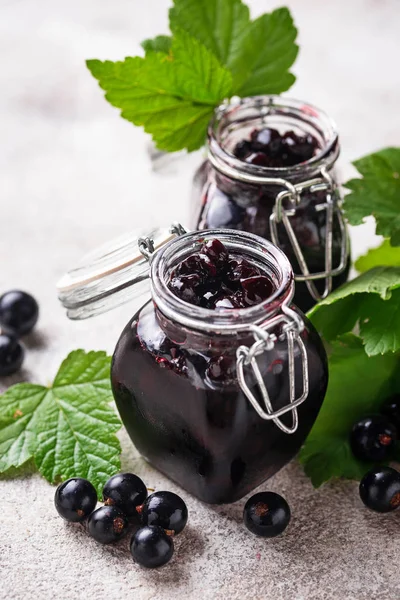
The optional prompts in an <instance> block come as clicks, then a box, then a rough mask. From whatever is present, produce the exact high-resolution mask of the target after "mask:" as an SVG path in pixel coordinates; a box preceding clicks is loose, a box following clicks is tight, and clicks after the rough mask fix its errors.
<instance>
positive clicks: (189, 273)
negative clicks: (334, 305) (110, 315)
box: [59, 226, 328, 504]
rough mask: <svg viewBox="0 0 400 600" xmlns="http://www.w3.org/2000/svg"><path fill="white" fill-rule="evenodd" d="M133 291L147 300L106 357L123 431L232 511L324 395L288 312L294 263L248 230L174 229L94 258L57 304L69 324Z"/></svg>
mask: <svg viewBox="0 0 400 600" xmlns="http://www.w3.org/2000/svg"><path fill="white" fill-rule="evenodd" d="M138 247H139V249H140V252H139V251H138ZM143 286H145V287H146V286H149V288H150V292H149V299H148V301H147V302H146V303H145V304H144V305H143V307H142V308H141V309H140V310H139V311H138V312H136V313H135V314H134V315H133V316H132V318H131V320H130V321H129V322H128V324H127V325H126V327H125V329H124V330H123V332H122V334H121V337H120V339H119V341H118V343H117V345H116V348H115V352H114V356H113V361H112V368H111V380H112V389H113V393H114V397H115V401H116V404H117V407H118V410H119V413H120V415H121V418H122V420H123V423H124V425H125V427H126V429H127V431H128V433H129V435H130V437H131V439H132V441H133V443H134V444H135V446H136V447H137V449H138V450H139V452H140V453H141V454H142V456H143V457H144V458H145V459H146V460H148V461H149V462H150V463H151V464H152V465H154V466H155V467H156V468H157V469H159V470H160V471H162V472H163V473H165V475H167V476H168V477H170V478H171V479H172V480H174V481H175V482H177V483H178V484H179V485H181V486H182V487H183V488H185V489H186V490H187V491H188V492H190V493H191V494H193V495H195V496H197V497H198V498H200V499H201V500H203V501H205V502H208V503H213V504H214V503H215V504H217V503H228V502H234V501H235V500H238V499H239V498H241V497H242V496H244V495H245V494H247V493H248V492H250V491H251V490H252V489H254V488H255V487H257V486H258V485H259V484H261V483H262V482H263V481H265V480H266V479H268V478H269V477H271V476H272V475H273V474H274V473H276V472H277V471H278V470H279V469H280V468H281V467H283V466H284V465H285V464H286V463H287V462H288V461H290V460H291V459H292V458H293V457H294V456H295V454H296V453H297V452H298V450H299V449H300V447H301V445H302V444H303V442H304V440H305V438H306V436H307V434H308V433H309V431H310V429H311V427H312V425H313V423H314V421H315V419H316V417H317V415H318V412H319V409H320V407H321V404H322V402H323V399H324V396H325V392H326V387H327V381H328V373H327V359H326V354H325V350H324V347H323V344H322V341H321V339H320V338H319V336H318V334H317V332H316V331H315V329H314V327H313V326H312V324H311V323H310V322H309V321H308V320H307V318H306V317H305V316H304V315H303V314H302V313H301V312H300V311H299V310H298V309H297V308H296V307H295V306H294V305H293V304H292V300H293V295H294V279H293V271H292V267H291V265H290V263H289V261H288V259H287V258H286V256H285V255H284V254H283V252H282V251H281V250H279V249H278V248H277V247H276V246H274V245H273V244H272V243H271V242H269V241H267V240H265V239H263V238H261V237H259V236H256V235H253V234H251V233H247V232H246V233H243V232H238V231H234V230H227V229H222V230H221V229H220V230H209V231H204V232H192V233H186V232H185V231H184V230H183V228H182V227H181V226H175V227H174V228H173V229H172V230H171V233H167V232H161V233H160V232H156V233H155V234H154V235H153V234H150V235H148V236H144V237H142V238H140V239H139V240H136V242H129V243H128V244H126V243H123V244H121V245H119V246H117V247H115V248H114V249H112V250H110V249H108V250H106V251H104V252H103V254H102V255H101V256H98V257H97V258H95V259H93V258H92V259H91V260H90V263H87V264H86V265H83V266H82V267H80V268H78V269H75V270H74V271H71V272H70V273H69V274H68V275H67V276H66V277H65V278H64V279H63V280H62V281H61V282H60V284H59V296H60V299H61V301H62V303H63V304H64V306H65V307H67V309H68V315H69V316H70V318H85V317H88V316H92V315H95V314H97V313H99V312H104V311H105V310H108V309H110V308H112V307H113V306H115V305H116V304H120V303H122V302H126V301H129V300H132V299H133V297H135V296H137V295H138V293H139V291H141V292H143V290H144V288H143ZM150 295H151V299H150Z"/></svg>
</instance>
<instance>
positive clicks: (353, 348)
mask: <svg viewBox="0 0 400 600" xmlns="http://www.w3.org/2000/svg"><path fill="white" fill-rule="evenodd" d="M398 368H399V356H398V355H394V354H385V355H384V356H374V357H368V356H367V354H366V353H365V351H364V347H363V343H362V340H361V339H360V338H358V337H356V336H354V335H352V334H347V335H345V336H342V337H341V338H339V339H338V340H337V341H336V342H334V343H333V344H332V346H331V348H330V352H329V385H328V391H327V395H326V398H325V400H324V403H323V405H322V408H321V411H320V413H319V416H318V418H317V420H316V422H315V424H314V427H313V428H312V430H311V433H310V434H309V436H308V438H307V440H306V442H305V444H304V446H303V448H302V450H301V453H300V457H299V458H300V462H301V463H302V464H303V465H304V470H305V472H306V474H307V475H308V476H309V477H310V478H311V481H312V483H313V485H314V486H315V487H319V486H320V485H322V483H324V482H326V481H329V479H331V478H332V477H345V478H348V479H357V480H359V479H361V477H362V476H363V475H364V474H365V473H366V471H367V470H368V469H369V468H370V466H371V465H370V464H369V463H363V462H361V461H359V460H357V459H356V458H354V456H353V454H352V452H351V449H350V445H349V435H350V431H351V429H352V426H353V425H354V423H355V422H356V421H358V420H360V419H362V418H364V417H365V416H367V415H368V414H371V413H374V412H379V408H380V405H381V404H382V402H383V401H384V400H385V399H386V398H387V397H388V396H390V395H391V394H392V393H394V392H395V391H396V390H397V391H399V390H398V387H396V385H398V382H397V383H396V380H395V376H396V372H397V371H398Z"/></svg>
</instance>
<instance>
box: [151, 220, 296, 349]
mask: <svg viewBox="0 0 400 600" xmlns="http://www.w3.org/2000/svg"><path fill="white" fill-rule="evenodd" d="M213 238H217V239H219V240H220V241H221V242H222V243H223V244H224V245H225V246H226V248H227V249H228V251H229V253H230V254H232V255H235V256H240V257H243V258H246V259H247V260H249V261H251V262H254V263H256V264H257V265H258V266H259V267H260V268H261V269H262V270H263V271H264V272H265V273H266V275H267V276H268V277H269V278H270V279H271V281H272V284H273V287H274V291H273V293H272V294H271V296H270V297H269V298H268V299H267V300H266V301H264V302H262V303H260V304H257V305H255V306H251V307H249V308H241V309H225V310H221V309H218V310H211V309H206V308H202V307H199V306H195V305H192V304H188V303H187V302H184V301H183V300H181V299H180V298H178V297H177V296H175V295H174V294H173V293H172V292H171V291H170V290H169V288H168V281H169V278H170V275H171V272H172V270H173V269H174V268H175V266H176V265H177V264H178V263H179V262H181V261H182V260H184V259H185V258H187V256H189V255H190V254H192V253H194V252H197V251H199V249H200V247H201V246H202V244H203V243H204V241H205V240H210V239H213ZM151 292H152V298H153V302H154V304H155V306H156V314H157V318H158V321H159V324H160V325H161V327H162V328H163V329H164V331H166V333H167V335H168V337H171V335H173V336H174V337H175V341H176V342H178V343H179V342H180V343H183V341H184V340H186V339H187V337H188V335H192V336H193V335H194V336H195V337H196V339H197V338H198V337H199V336H202V337H203V338H204V337H206V338H207V337H208V338H209V337H210V336H211V337H215V336H218V338H219V339H222V338H226V339H227V340H229V339H230V340H232V337H235V338H236V339H238V338H240V337H241V336H243V337H246V336H248V335H249V331H250V328H251V326H253V325H258V326H260V327H262V325H263V324H264V323H266V322H268V321H269V320H270V319H271V318H273V317H274V316H275V315H277V314H278V313H279V312H280V310H281V308H282V305H283V304H284V303H286V304H288V303H289V302H290V301H291V299H292V297H293V293H294V284H293V271H292V267H291V265H290V263H289V261H288V259H287V258H286V256H285V255H284V254H283V252H282V251H281V250H279V249H278V248H277V247H276V246H274V245H273V244H271V243H270V242H268V241H267V240H265V239H263V238H260V237H258V236H256V235H253V234H251V233H247V232H237V231H234V230H228V229H222V230H209V231H206V232H193V233H189V234H185V235H182V236H180V237H178V238H176V239H174V240H173V241H171V242H169V243H168V244H167V245H166V246H165V247H163V248H162V249H161V250H159V251H158V252H157V253H156V254H155V256H154V258H153V261H152V263H151ZM171 328H172V329H171ZM171 331H173V333H172V334H171ZM177 338H180V339H177Z"/></svg>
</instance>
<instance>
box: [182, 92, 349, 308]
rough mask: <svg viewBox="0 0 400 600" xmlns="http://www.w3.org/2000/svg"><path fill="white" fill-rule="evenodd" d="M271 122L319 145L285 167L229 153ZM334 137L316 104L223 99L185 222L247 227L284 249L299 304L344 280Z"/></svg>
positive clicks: (343, 229)
mask: <svg viewBox="0 0 400 600" xmlns="http://www.w3.org/2000/svg"><path fill="white" fill-rule="evenodd" d="M266 127H268V128H274V129H275V130H277V131H278V132H279V133H280V134H281V135H282V136H283V135H284V134H285V133H287V132H294V133H295V134H297V135H303V136H304V135H310V134H311V135H312V136H313V137H314V139H315V140H316V141H317V142H318V147H319V149H318V152H317V153H316V154H315V156H313V157H312V158H311V159H309V160H307V161H306V162H302V163H299V164H296V165H294V166H289V167H283V168H271V167H265V166H260V165H256V164H250V163H248V162H245V161H244V160H241V159H239V158H237V157H236V156H235V155H234V148H235V146H236V145H237V143H238V142H240V141H242V140H245V139H249V138H250V136H251V133H252V132H253V131H254V130H256V129H260V130H262V129H263V128H266ZM339 151H340V148H339V139H338V134H337V131H336V127H335V125H334V123H333V122H332V120H331V119H330V118H329V117H328V116H327V115H326V114H325V113H324V112H323V111H321V110H320V109H317V108H316V107H314V106H312V105H310V104H305V103H304V102H299V101H297V100H289V99H287V98H281V97H280V96H260V97H253V98H244V99H241V100H238V101H237V102H233V103H231V104H225V105H223V106H221V107H220V108H219V109H218V110H217V111H216V113H215V117H214V119H213V121H212V123H211V124H210V127H209V130H208V158H207V160H206V162H205V163H203V165H202V166H201V167H200V169H199V170H198V172H197V173H196V175H195V179H194V187H193V211H192V222H191V226H192V227H193V228H197V229H200V230H202V229H209V228H221V227H222V228H225V227H226V228H229V229H237V230H241V231H249V232H251V233H255V234H257V235H260V236H262V237H264V238H266V239H268V240H272V241H273V242H274V244H276V245H278V246H279V247H280V248H281V249H282V250H283V251H284V252H285V254H286V255H287V256H288V258H289V260H290V262H291V264H292V266H293V269H294V272H295V279H296V296H295V302H296V304H297V306H299V308H301V310H303V311H304V312H305V311H307V310H308V309H309V308H311V307H312V306H313V305H314V304H315V303H316V302H317V301H319V300H320V299H321V298H323V297H325V296H326V295H327V294H328V293H330V292H331V291H332V290H333V289H335V288H336V287H338V286H339V285H341V284H342V283H344V282H345V281H346V280H347V276H348V271H349V266H350V257H349V243H348V235H347V231H346V227H345V224H344V221H343V216H342V213H341V210H340V196H339V191H338V188H337V184H336V179H335V174H334V171H333V167H334V164H335V162H336V159H337V158H338V156H339Z"/></svg>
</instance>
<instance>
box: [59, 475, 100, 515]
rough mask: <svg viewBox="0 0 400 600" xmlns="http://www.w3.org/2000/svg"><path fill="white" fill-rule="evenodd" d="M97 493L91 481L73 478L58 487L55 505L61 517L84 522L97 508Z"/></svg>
mask: <svg viewBox="0 0 400 600" xmlns="http://www.w3.org/2000/svg"><path fill="white" fill-rule="evenodd" d="M96 503H97V493H96V490H95V489H94V487H93V485H92V484H91V483H90V481H87V480H86V479H81V478H80V477H73V478H72V479H67V481H64V483H61V485H59V486H58V488H57V489H56V493H55V496H54V504H55V507H56V509H57V512H58V514H59V515H60V517H62V518H63V519H65V520H66V521H71V522H74V523H77V522H79V521H84V519H86V517H88V516H89V515H90V513H92V512H93V511H94V509H95V507H96Z"/></svg>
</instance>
